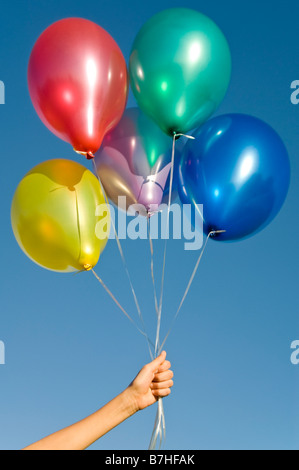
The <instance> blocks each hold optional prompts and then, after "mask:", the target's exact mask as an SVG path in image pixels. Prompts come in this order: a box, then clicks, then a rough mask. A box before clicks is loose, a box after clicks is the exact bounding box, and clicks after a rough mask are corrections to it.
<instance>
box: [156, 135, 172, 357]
mask: <svg viewBox="0 0 299 470" xmlns="http://www.w3.org/2000/svg"><path fill="white" fill-rule="evenodd" d="M176 136H177V134H174V135H173V140H172V154H171V172H170V183H169V195H168V207H167V226H166V237H165V245H164V256H163V267H162V280H161V293H160V304H159V314H158V321H157V332H156V343H155V356H157V355H158V344H159V339H160V329H161V319H162V307H163V294H164V280H165V268H166V253H167V235H168V232H169V218H170V204H171V197H172V186H173V175H174V156H175V140H176Z"/></svg>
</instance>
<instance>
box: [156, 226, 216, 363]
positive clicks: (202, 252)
mask: <svg viewBox="0 0 299 470" xmlns="http://www.w3.org/2000/svg"><path fill="white" fill-rule="evenodd" d="M224 232H225V230H216V231H211V232H210V233H209V235H208V236H207V239H206V242H205V244H204V247H203V249H202V250H201V252H200V255H199V257H198V260H197V262H196V264H195V267H194V269H193V272H192V274H191V277H190V279H189V282H188V284H187V287H186V290H185V292H184V295H183V298H182V300H181V303H180V305H179V308H178V309H177V311H176V314H175V316H174V318H173V320H172V324H171V327H170V328H169V330H168V333H167V335H166V336H165V338H164V340H163V342H162V344H161V346H160V349H159V354H160V353H161V352H162V349H163V347H164V345H165V343H166V341H167V339H168V337H169V335H170V333H171V331H172V329H173V326H174V323H175V321H176V319H177V317H178V315H179V313H180V311H181V309H182V306H183V304H184V302H185V300H186V297H187V295H188V293H189V290H190V288H191V286H192V283H193V281H194V278H195V275H196V273H197V271H198V268H199V265H200V262H201V260H202V257H203V255H204V253H205V251H206V248H207V244H208V241H209V239H210V238H211V237H213V236H214V235H217V234H219V233H224Z"/></svg>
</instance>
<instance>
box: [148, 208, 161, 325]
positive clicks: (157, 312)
mask: <svg viewBox="0 0 299 470" xmlns="http://www.w3.org/2000/svg"><path fill="white" fill-rule="evenodd" d="M147 228H148V239H149V244H150V252H151V277H152V282H153V289H154V300H155V309H156V314H157V318H158V316H159V306H158V297H157V289H156V281H155V271H154V246H153V241H152V237H151V228H150V217H148V218H147Z"/></svg>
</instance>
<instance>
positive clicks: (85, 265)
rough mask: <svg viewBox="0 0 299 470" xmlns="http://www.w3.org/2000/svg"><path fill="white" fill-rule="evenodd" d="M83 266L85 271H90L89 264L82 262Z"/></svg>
mask: <svg viewBox="0 0 299 470" xmlns="http://www.w3.org/2000/svg"><path fill="white" fill-rule="evenodd" d="M83 268H84V269H85V271H91V270H92V266H91V264H84V266H83Z"/></svg>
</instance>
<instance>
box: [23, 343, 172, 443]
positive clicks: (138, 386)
mask: <svg viewBox="0 0 299 470" xmlns="http://www.w3.org/2000/svg"><path fill="white" fill-rule="evenodd" d="M170 367H171V364H170V362H169V361H167V360H166V352H165V351H163V352H162V353H161V354H160V356H158V357H157V358H156V359H155V360H154V361H152V362H150V363H149V364H147V365H145V366H144V367H143V368H142V369H141V371H140V372H139V374H138V375H137V377H136V378H135V379H134V380H133V382H132V383H131V384H130V385H129V386H128V387H127V388H126V389H125V390H124V391H123V392H122V393H120V394H119V395H118V396H116V397H115V398H114V399H113V400H111V401H110V402H109V403H107V404H106V405H105V406H103V408H101V409H99V410H98V411H96V412H95V413H93V414H92V415H90V416H88V417H87V418H85V419H83V420H81V421H78V422H77V423H75V424H73V425H71V426H69V427H67V428H65V429H62V430H60V431H57V432H55V433H54V434H51V435H50V436H47V437H45V438H44V439H41V440H40V441H38V442H35V443H34V444H32V445H30V446H28V447H26V448H25V449H24V450H84V449H86V448H87V447H89V446H90V445H91V444H93V443H94V442H95V441H97V440H98V439H100V438H101V437H102V436H104V434H106V433H108V432H109V431H111V429H113V428H115V427H116V426H118V425H119V424H120V423H122V422H123V421H125V420H126V419H128V418H129V417H130V416H132V415H134V414H135V413H137V412H138V411H141V410H144V409H145V408H147V407H148V406H151V405H153V404H154V403H156V402H157V401H158V400H159V399H160V398H164V397H167V396H168V395H169V394H170V393H171V387H172V386H173V380H172V379H173V372H172V371H171V370H170Z"/></svg>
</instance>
